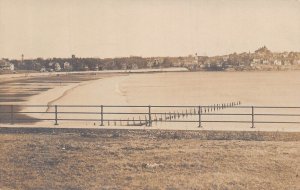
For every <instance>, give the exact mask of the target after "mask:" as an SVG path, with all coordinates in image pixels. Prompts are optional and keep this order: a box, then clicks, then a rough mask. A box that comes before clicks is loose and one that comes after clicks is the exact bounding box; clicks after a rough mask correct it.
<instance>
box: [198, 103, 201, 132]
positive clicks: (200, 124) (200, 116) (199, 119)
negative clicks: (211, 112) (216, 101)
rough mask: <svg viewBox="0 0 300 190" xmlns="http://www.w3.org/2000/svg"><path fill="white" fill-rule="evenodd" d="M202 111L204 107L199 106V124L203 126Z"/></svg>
mask: <svg viewBox="0 0 300 190" xmlns="http://www.w3.org/2000/svg"><path fill="white" fill-rule="evenodd" d="M201 112H202V108H201V106H199V107H198V116H199V126H198V127H202V125H201V122H202V121H201Z"/></svg>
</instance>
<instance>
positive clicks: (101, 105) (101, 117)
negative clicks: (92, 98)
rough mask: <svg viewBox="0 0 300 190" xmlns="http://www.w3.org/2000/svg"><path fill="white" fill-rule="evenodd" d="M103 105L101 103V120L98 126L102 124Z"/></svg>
mask: <svg viewBox="0 0 300 190" xmlns="http://www.w3.org/2000/svg"><path fill="white" fill-rule="evenodd" d="M103 125H104V123H103V105H101V122H100V126H103Z"/></svg>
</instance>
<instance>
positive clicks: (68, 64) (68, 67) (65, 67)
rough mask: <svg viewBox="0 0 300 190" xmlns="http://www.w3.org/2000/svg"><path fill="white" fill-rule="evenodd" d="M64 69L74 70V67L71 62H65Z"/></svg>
mask: <svg viewBox="0 0 300 190" xmlns="http://www.w3.org/2000/svg"><path fill="white" fill-rule="evenodd" d="M63 68H64V70H65V71H71V70H73V68H72V65H71V64H70V63H69V62H64V64H63Z"/></svg>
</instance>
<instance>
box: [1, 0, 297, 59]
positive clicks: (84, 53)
mask: <svg viewBox="0 0 300 190" xmlns="http://www.w3.org/2000/svg"><path fill="white" fill-rule="evenodd" d="M263 45H266V46H267V47H268V48H269V49H271V50H272V51H285V50H286V51H300V0H107V1H106V0H0V58H1V57H6V58H20V56H21V54H22V53H23V54H24V55H25V58H35V57H44V58H48V57H70V56H71V54H75V55H76V56H78V57H101V58H104V57H117V56H130V55H137V56H179V55H188V54H193V53H196V52H197V53H198V55H221V54H227V53H232V52H244V51H251V52H253V51H254V50H256V49H257V48H258V47H260V46H263Z"/></svg>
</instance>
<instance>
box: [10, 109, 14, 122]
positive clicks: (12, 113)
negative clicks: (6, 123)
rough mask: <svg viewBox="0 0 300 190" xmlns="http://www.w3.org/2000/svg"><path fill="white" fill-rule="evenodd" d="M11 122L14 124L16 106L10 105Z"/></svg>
mask: <svg viewBox="0 0 300 190" xmlns="http://www.w3.org/2000/svg"><path fill="white" fill-rule="evenodd" d="M10 124H12V125H13V124H14V106H13V105H11V106H10Z"/></svg>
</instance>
